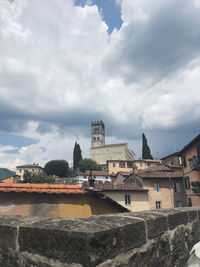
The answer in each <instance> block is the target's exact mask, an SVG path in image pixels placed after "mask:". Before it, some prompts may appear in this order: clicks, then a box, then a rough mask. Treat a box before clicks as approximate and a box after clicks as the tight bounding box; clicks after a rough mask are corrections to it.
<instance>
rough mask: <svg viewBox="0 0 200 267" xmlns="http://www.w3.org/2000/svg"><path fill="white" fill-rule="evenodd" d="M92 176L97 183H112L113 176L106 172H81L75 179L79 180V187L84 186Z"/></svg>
mask: <svg viewBox="0 0 200 267" xmlns="http://www.w3.org/2000/svg"><path fill="white" fill-rule="evenodd" d="M90 175H92V178H93V179H94V181H95V182H96V183H98V182H103V183H105V182H111V181H112V175H110V174H109V173H108V172H106V171H92V172H91V173H90V171H85V172H79V173H77V175H76V176H75V179H76V180H77V182H78V184H79V185H82V184H83V183H84V182H88V179H89V177H90Z"/></svg>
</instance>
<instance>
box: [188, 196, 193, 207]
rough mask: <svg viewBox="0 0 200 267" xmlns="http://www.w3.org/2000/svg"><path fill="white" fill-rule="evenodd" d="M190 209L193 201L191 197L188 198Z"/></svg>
mask: <svg viewBox="0 0 200 267" xmlns="http://www.w3.org/2000/svg"><path fill="white" fill-rule="evenodd" d="M188 207H192V200H191V198H190V197H189V198H188Z"/></svg>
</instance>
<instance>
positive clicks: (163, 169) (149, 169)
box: [136, 165, 173, 174]
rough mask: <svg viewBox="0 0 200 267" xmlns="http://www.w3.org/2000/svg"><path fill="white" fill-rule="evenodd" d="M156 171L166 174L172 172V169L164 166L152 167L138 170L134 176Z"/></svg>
mask: <svg viewBox="0 0 200 267" xmlns="http://www.w3.org/2000/svg"><path fill="white" fill-rule="evenodd" d="M156 171H163V172H164V171H168V172H173V170H172V169H170V168H169V167H168V166H166V165H158V166H154V167H149V168H145V169H142V170H138V171H136V174H139V173H148V172H156Z"/></svg>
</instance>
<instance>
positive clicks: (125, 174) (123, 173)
mask: <svg viewBox="0 0 200 267" xmlns="http://www.w3.org/2000/svg"><path fill="white" fill-rule="evenodd" d="M132 173H133V172H132V171H130V172H125V171H119V172H117V174H121V175H123V176H129V175H130V174H132ZM117 174H116V175H117Z"/></svg>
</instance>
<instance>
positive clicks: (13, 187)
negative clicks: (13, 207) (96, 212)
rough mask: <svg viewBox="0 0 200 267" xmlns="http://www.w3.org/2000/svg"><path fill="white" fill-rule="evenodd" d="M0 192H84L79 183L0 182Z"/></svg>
mask: <svg viewBox="0 0 200 267" xmlns="http://www.w3.org/2000/svg"><path fill="white" fill-rule="evenodd" d="M0 192H28V193H47V194H85V192H84V191H83V190H82V189H81V188H80V186H79V185H64V184H29V183H25V184H21V183H19V184H13V183H2V184H0Z"/></svg>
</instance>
